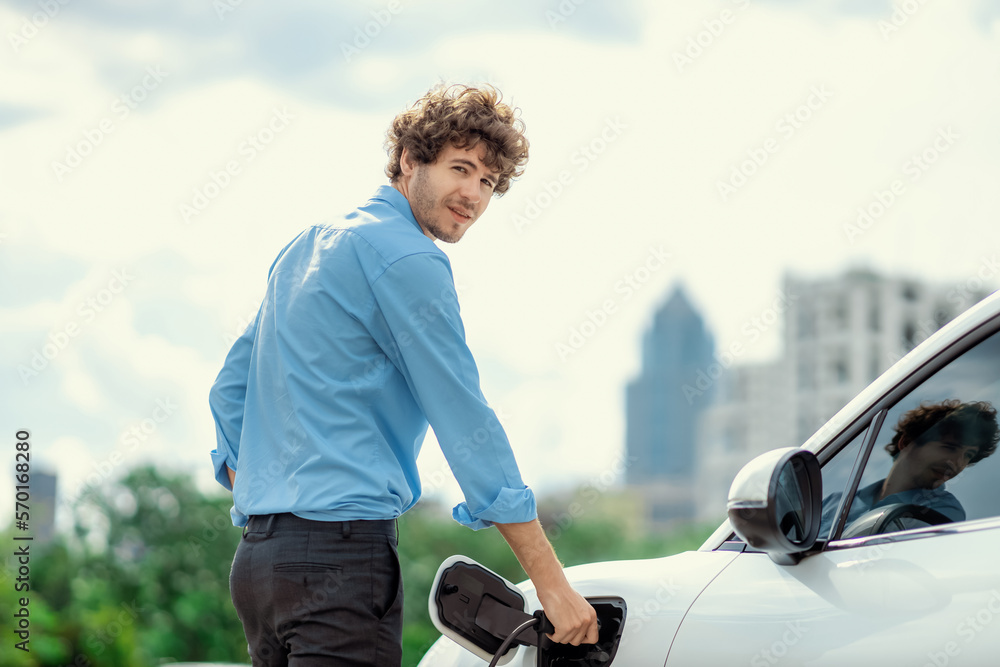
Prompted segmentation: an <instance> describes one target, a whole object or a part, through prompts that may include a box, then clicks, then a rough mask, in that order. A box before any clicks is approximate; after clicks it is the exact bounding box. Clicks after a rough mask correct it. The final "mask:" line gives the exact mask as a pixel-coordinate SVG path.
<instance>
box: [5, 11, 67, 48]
mask: <svg viewBox="0 0 1000 667" xmlns="http://www.w3.org/2000/svg"><path fill="white" fill-rule="evenodd" d="M69 3H70V0H36V4H37V5H38V8H39V9H40V10H41V11H37V12H35V13H33V14H32V15H31V16H30V17H28V18H24V19H21V26H20V27H19V28H18V30H17V32H8V33H7V40H8V41H9V42H10V46H11V48H12V49H14V53H17V52H18V51H20V50H21V47H23V46H25V45H26V44H27V43H28V42H29V41H31V40H32V39H34V38H35V37H36V36H37V35H38V33H39V31H41V30H42V29H43V28H45V26H47V25H48V24H49V21H51V20H52V19H54V18H55V17H56V16H57V15H58V14H59V12H61V11H62V8H63V7H65V6H66V5H68V4H69Z"/></svg>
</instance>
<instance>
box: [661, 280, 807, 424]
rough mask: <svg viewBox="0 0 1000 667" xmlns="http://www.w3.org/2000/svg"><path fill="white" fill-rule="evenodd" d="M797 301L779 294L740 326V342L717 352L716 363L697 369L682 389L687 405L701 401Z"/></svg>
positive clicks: (785, 294) (793, 295) (794, 298)
mask: <svg viewBox="0 0 1000 667" xmlns="http://www.w3.org/2000/svg"><path fill="white" fill-rule="evenodd" d="M798 298H799V297H798V296H797V295H795V294H788V293H786V292H784V291H781V292H778V296H777V297H775V299H774V301H772V302H771V305H770V306H768V307H767V308H765V309H764V310H762V311H761V312H760V314H759V315H755V316H754V317H751V318H750V319H749V320H747V321H746V322H744V323H743V325H742V326H741V327H740V334H742V336H743V340H737V341H734V342H733V343H732V344H731V345H730V346H729V347H728V348H727V349H725V350H722V351H721V352H716V353H715V355H714V356H715V362H713V363H712V364H709V366H708V367H707V368H699V369H698V371H697V373H695V378H694V381H693V383H691V382H689V383H686V384H684V385H683V386H682V387H681V391H683V392H684V398H685V399H687V403H688V405H693V404H694V401H695V399H696V398H700V397H701V396H703V395H704V394H705V392H706V391H708V390H709V389H711V388H712V386H713V385H714V384H715V383H716V382H717V381H718V379H719V378H720V377H722V375H723V373H725V372H726V371H727V370H728V369H729V368H730V367H731V366H732V365H733V364H734V363H735V362H736V360H737V359H739V358H740V357H741V356H743V354H744V353H745V352H746V351H747V347H748V346H752V345H753V344H754V343H756V342H757V341H758V340H760V337H761V336H762V335H763V334H764V333H766V332H767V331H768V330H769V329H771V328H772V327H774V326H775V325H776V324H778V323H780V322H781V320H782V315H784V314H785V313H787V312H788V309H789V307H790V306H791V304H793V303H795V302H796V301H798Z"/></svg>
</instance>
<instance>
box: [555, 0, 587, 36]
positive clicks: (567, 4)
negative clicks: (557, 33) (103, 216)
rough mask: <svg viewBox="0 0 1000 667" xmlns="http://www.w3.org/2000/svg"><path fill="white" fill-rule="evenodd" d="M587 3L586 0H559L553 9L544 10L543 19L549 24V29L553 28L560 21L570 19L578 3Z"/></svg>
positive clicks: (578, 5)
mask: <svg viewBox="0 0 1000 667" xmlns="http://www.w3.org/2000/svg"><path fill="white" fill-rule="evenodd" d="M586 3H587V0H560V2H559V4H558V5H556V8H555V9H546V10H545V21H546V23H548V24H549V29H550V30H555V28H556V26H557V25H559V24H560V23H565V22H566V21H568V20H569V19H570V17H571V16H573V14H576V10H577V9H578V8H579V7H580V5H584V4H586Z"/></svg>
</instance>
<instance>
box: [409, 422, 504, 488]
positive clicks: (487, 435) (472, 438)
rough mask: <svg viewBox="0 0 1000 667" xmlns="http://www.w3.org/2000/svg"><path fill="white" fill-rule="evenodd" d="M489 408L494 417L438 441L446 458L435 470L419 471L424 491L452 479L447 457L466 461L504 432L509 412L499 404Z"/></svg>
mask: <svg viewBox="0 0 1000 667" xmlns="http://www.w3.org/2000/svg"><path fill="white" fill-rule="evenodd" d="M491 409H492V410H493V414H494V416H495V417H496V418H495V419H493V418H490V417H487V418H486V419H485V420H484V421H483V422H482V424H480V425H479V426H477V427H476V428H474V429H472V430H471V431H470V432H469V433H466V434H464V435H462V436H460V437H457V438H453V439H451V440H447V441H445V442H440V445H441V452H442V453H443V454H444V455H445V459H446V460H445V461H444V462H442V464H441V465H440V466H438V468H437V469H436V470H432V471H431V472H429V473H421V475H420V479H421V482H422V483H423V488H424V490H425V491H432V490H433V491H436V490H438V489H440V488H441V487H442V486H444V485H445V484H447V483H448V482H449V481H450V480H452V479H454V476H453V474H452V472H451V470H452V469H451V464H450V463H449V461H448V459H452V458H453V459H455V460H456V461H458V462H462V463H468V462H469V461H470V460H472V457H473V456H474V455H475V454H476V453H477V452H478V451H479V450H480V449H482V448H483V446H484V445H486V444H487V443H492V442H493V441H494V437H495V436H496V435H497V434H498V433H501V432H504V431H503V426H502V422H503V421H507V420H508V417H509V416H510V415H509V413H507V412H506V411H504V409H503V408H502V407H499V406H496V407H494V406H491ZM446 445H447V447H446Z"/></svg>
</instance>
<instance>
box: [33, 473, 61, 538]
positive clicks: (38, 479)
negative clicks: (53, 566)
mask: <svg viewBox="0 0 1000 667" xmlns="http://www.w3.org/2000/svg"><path fill="white" fill-rule="evenodd" d="M55 525H56V476H55V475H50V474H49V473H47V472H43V471H41V470H38V469H35V470H32V471H31V520H30V526H31V531H30V532H31V533H32V535H33V537H34V540H35V542H36V543H45V542H48V541H50V540H51V539H52V538H53V537H54V536H55Z"/></svg>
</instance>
